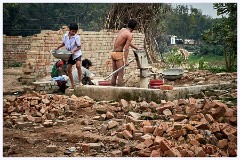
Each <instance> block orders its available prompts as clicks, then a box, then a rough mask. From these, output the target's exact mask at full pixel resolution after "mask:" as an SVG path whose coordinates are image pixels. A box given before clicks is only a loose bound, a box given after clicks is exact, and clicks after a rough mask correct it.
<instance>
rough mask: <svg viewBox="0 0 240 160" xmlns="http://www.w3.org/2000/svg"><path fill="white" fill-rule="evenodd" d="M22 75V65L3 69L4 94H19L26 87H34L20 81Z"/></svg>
mask: <svg viewBox="0 0 240 160" xmlns="http://www.w3.org/2000/svg"><path fill="white" fill-rule="evenodd" d="M21 76H22V67H14V68H6V69H3V94H4V95H7V94H14V93H15V94H17V93H18V92H23V91H24V89H27V88H32V87H33V86H27V85H24V84H22V83H21V82H19V78H20V77H21Z"/></svg>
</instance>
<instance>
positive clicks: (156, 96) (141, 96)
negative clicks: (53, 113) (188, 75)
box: [66, 83, 234, 103]
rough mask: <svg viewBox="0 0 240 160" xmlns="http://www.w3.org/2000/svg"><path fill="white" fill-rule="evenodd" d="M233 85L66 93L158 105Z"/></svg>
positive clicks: (87, 89)
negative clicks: (163, 101)
mask: <svg viewBox="0 0 240 160" xmlns="http://www.w3.org/2000/svg"><path fill="white" fill-rule="evenodd" d="M233 86H234V85H233V84H230V83H222V84H209V85H196V86H188V87H174V88H173V90H168V91H167V90H160V89H146V88H135V87H112V86H91V85H86V86H77V87H75V89H74V90H72V91H67V92H66V93H67V94H68V95H71V94H75V95H76V96H88V97H90V98H92V99H94V100H96V101H103V100H106V101H119V100H120V99H125V100H127V101H129V100H134V101H143V100H145V101H147V102H151V101H154V102H156V103H160V102H161V100H166V101H168V100H170V101H172V100H175V99H180V98H188V96H189V95H195V94H200V93H201V91H205V90H215V89H227V88H231V87H233Z"/></svg>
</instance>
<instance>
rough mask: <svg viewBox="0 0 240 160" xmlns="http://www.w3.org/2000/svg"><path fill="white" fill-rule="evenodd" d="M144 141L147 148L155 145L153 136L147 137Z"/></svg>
mask: <svg viewBox="0 0 240 160" xmlns="http://www.w3.org/2000/svg"><path fill="white" fill-rule="evenodd" d="M143 143H144V145H145V146H146V148H148V147H150V146H152V145H153V141H152V139H151V138H148V139H146V140H145V141H144V142H143Z"/></svg>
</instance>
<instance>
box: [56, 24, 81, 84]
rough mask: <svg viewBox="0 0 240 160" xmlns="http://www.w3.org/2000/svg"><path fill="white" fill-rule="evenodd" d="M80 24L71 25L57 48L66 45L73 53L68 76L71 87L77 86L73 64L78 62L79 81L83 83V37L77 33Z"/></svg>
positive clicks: (69, 62)
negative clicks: (74, 79)
mask: <svg viewBox="0 0 240 160" xmlns="http://www.w3.org/2000/svg"><path fill="white" fill-rule="evenodd" d="M77 31H78V25H77V24H76V23H72V24H70V26H69V31H68V32H67V33H66V34H64V35H63V42H62V44H61V45H59V46H58V47H57V48H56V50H58V49H59V48H61V47H63V46H65V47H66V49H67V50H68V51H71V53H72V55H71V56H70V57H69V59H68V62H67V64H68V77H69V79H70V82H71V88H74V87H75V84H74V81H73V75H72V66H73V65H74V64H76V68H77V71H78V81H79V84H80V85H82V70H81V57H82V52H81V50H80V49H81V39H80V36H79V35H77Z"/></svg>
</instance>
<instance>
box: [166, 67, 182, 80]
mask: <svg viewBox="0 0 240 160" xmlns="http://www.w3.org/2000/svg"><path fill="white" fill-rule="evenodd" d="M183 73H184V71H183V69H178V68H171V69H167V70H164V71H163V73H162V74H163V77H164V78H165V79H167V80H171V81H174V80H176V79H179V78H181V77H182V75H183Z"/></svg>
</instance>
